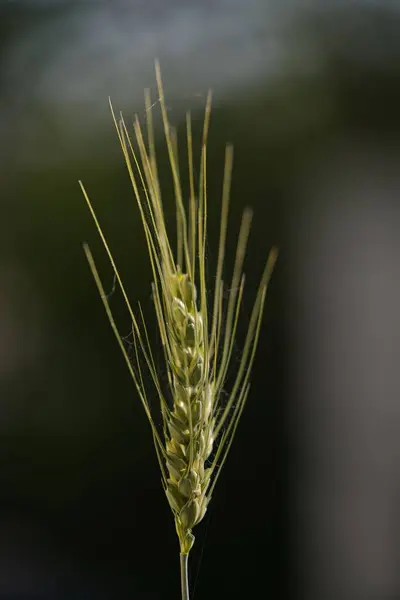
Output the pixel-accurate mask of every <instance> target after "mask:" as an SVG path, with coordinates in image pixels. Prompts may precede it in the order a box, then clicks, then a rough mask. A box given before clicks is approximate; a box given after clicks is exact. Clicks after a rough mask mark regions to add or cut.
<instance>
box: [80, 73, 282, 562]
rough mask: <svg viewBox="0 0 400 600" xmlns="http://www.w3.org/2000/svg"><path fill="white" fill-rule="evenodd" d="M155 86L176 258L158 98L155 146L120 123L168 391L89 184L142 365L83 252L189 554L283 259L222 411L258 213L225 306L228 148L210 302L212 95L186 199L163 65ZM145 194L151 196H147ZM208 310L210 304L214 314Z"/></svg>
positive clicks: (261, 292)
mask: <svg viewBox="0 0 400 600" xmlns="http://www.w3.org/2000/svg"><path fill="white" fill-rule="evenodd" d="M156 78H157V86H158V94H159V100H160V106H161V113H162V120H163V126H164V134H165V141H166V145H167V150H168V156H169V162H170V167H171V174H172V178H173V182H174V191H175V202H176V224H177V243H176V251H173V249H172V244H171V241H170V237H169V235H168V233H167V224H166V221H165V216H164V210H163V202H162V196H161V185H160V182H159V179H158V171H157V162H156V155H155V142H154V133H153V123H152V112H151V107H152V103H151V98H150V94H149V93H148V92H147V93H146V96H145V102H146V109H147V110H146V114H147V138H148V142H147V144H146V143H145V141H144V136H143V132H142V129H141V125H140V123H139V120H138V119H137V118H136V120H135V123H134V134H135V141H136V149H135V148H134V144H133V142H132V140H131V137H130V135H129V133H128V130H127V127H126V124H125V122H124V120H123V118H122V117H121V118H120V119H119V120H117V119H116V117H115V115H114V112H112V114H113V118H114V123H115V126H116V129H117V133H118V137H119V141H120V144H121V148H122V151H123V154H124V158H125V161H126V165H127V169H128V173H129V176H130V179H131V183H132V187H133V191H134V194H135V198H136V201H137V205H138V209H139V212H140V215H141V219H142V223H143V228H144V232H145V236H146V241H147V247H148V252H149V258H150V262H151V266H152V271H153V279H154V281H153V297H154V307H155V312H156V317H157V322H158V328H159V332H160V337H161V341H162V345H163V349H164V358H165V366H166V369H167V373H168V389H167V390H165V389H163V386H162V384H161V381H160V378H159V374H158V372H157V370H156V367H155V361H154V359H153V354H152V351H151V348H150V345H149V343H148V335H147V330H146V325H145V323H144V319H143V315H142V312H141V310H140V321H141V323H140V324H139V320H138V319H137V317H136V316H135V314H134V311H133V310H132V308H131V304H130V302H129V299H128V296H127V294H126V291H125V288H124V285H123V283H122V280H121V277H120V274H119V272H118V269H117V267H116V265H115V262H114V259H113V256H112V253H111V251H110V248H109V246H108V243H107V241H106V239H105V237H104V234H103V231H102V229H101V227H100V224H99V222H98V220H97V217H96V215H95V212H94V210H93V207H92V204H91V202H90V200H89V198H88V195H87V193H86V191H85V189H84V188H83V185H82V184H81V187H82V190H83V193H84V195H85V198H86V201H87V204H88V206H89V209H90V211H91V213H92V216H93V218H94V221H95V224H96V227H97V229H98V231H99V234H100V236H101V239H102V241H103V244H104V247H105V250H106V252H107V254H108V257H109V259H110V262H111V265H112V267H113V270H114V273H115V276H116V280H117V282H118V285H119V287H120V290H121V292H122V295H123V298H124V300H125V303H126V306H127V309H128V312H129V315H130V318H131V320H132V330H133V335H134V347H135V361H134V362H132V361H131V359H130V358H129V356H128V354H127V351H126V349H125V347H124V343H123V341H122V339H121V336H120V334H119V331H118V328H117V325H116V323H115V321H114V318H113V315H112V312H111V309H110V306H109V303H108V300H107V297H106V295H105V293H104V289H103V286H102V283H101V280H100V277H99V275H98V272H97V270H96V267H95V264H94V261H93V258H92V255H91V253H90V250H89V248H88V247H87V246H85V251H86V255H87V258H88V260H89V264H90V266H91V269H92V272H93V275H94V278H95V281H96V283H97V286H98V289H99V291H100V294H101V297H102V300H103V303H104V306H105V309H106V312H107V315H108V318H109V320H110V324H111V326H112V328H113V330H114V333H115V335H116V337H117V340H118V343H119V345H120V348H121V350H122V352H123V356H124V358H125V361H126V363H127V366H128V368H129V371H130V373H131V375H132V378H133V381H134V384H135V386H136V389H137V392H138V394H139V397H140V400H141V402H142V404H143V407H144V410H145V412H146V415H147V417H148V419H149V423H150V426H151V429H152V433H153V439H154V444H155V448H156V451H157V457H158V460H159V464H160V469H161V474H162V482H163V487H164V490H165V494H166V496H167V499H168V502H169V505H170V507H171V510H172V512H173V514H174V517H175V524H176V530H177V533H178V536H179V541H180V547H181V553H182V554H188V553H189V551H190V549H191V547H192V545H193V542H194V536H193V534H192V529H193V528H194V527H195V525H197V524H198V523H199V522H200V521H201V520H202V519H203V517H204V515H205V512H206V510H207V506H208V504H209V502H210V500H211V496H212V493H213V490H214V487H215V484H216V481H217V479H218V477H219V474H220V472H221V469H222V466H223V464H224V461H225V459H226V456H227V454H228V451H229V448H230V445H231V443H232V440H233V437H234V435H235V432H236V427H237V425H238V422H239V419H240V416H241V414H242V411H243V408H244V405H245V402H246V399H247V396H248V393H249V387H250V382H249V378H250V372H251V367H252V364H253V360H254V356H255V350H256V346H257V342H258V337H259V331H260V327H261V319H262V314H263V308H264V303H265V295H266V290H267V285H268V282H269V279H270V276H271V273H272V269H273V266H274V263H275V260H276V256H277V251H276V250H275V249H273V250H271V252H270V254H269V257H268V260H267V261H266V265H265V268H264V271H263V274H262V277H261V280H260V283H259V286H258V289H257V291H256V295H255V301H254V305H253V309H252V312H251V316H250V322H249V327H248V331H247V334H246V337H245V341H244V346H243V351H242V355H241V359H240V363H239V365H238V367H237V369H236V374H235V377H234V380H233V383H232V385H231V387H230V389H229V390H228V394H227V397H228V400H227V401H226V402H225V403H224V404H223V403H222V401H221V392H222V389H223V388H224V387H225V384H226V377H227V371H228V367H229V364H230V361H231V357H232V349H233V344H234V340H235V334H236V329H237V324H238V319H239V314H240V307H241V302H242V295H243V289H244V283H245V277H244V273H243V261H244V256H245V253H246V246H247V240H248V236H249V232H250V225H251V218H252V213H251V210H250V209H246V210H245V211H244V213H243V218H242V223H241V227H240V231H239V235H238V243H237V250H236V256H235V263H234V268H233V275H232V280H231V283H230V286H229V293H228V297H227V301H225V300H224V282H223V279H222V277H223V267H224V257H225V242H226V234H227V223H228V208H229V191H230V183H231V173H232V162H233V150H232V147H231V146H228V147H227V148H226V153H225V166H224V184H223V190H222V203H221V219H220V236H219V250H218V259H217V269H216V275H215V286H214V289H213V291H212V295H211V296H210V293H211V290H210V288H209V285H208V282H207V281H206V276H205V271H206V269H205V261H206V256H205V247H206V240H207V176H206V175H207V139H208V128H209V121H210V109H211V95H209V96H208V99H207V104H206V110H205V118H204V127H203V135H202V141H201V159H200V166H199V183H198V189H195V186H194V175H193V173H194V166H193V149H192V127H191V118H190V114H188V115H187V118H186V126H187V153H188V173H189V190H188V194H186V192H185V193H184V191H183V189H182V185H181V180H180V174H179V166H178V158H177V154H178V153H177V144H176V137H175V132H174V130H173V129H172V127H171V125H170V123H169V121H168V117H167V111H166V106H165V101H164V92H163V86H162V82H161V74H160V68H159V65H158V63H156ZM111 108H112V107H111ZM142 190H144V191H143V192H142ZM186 195H188V196H189V202H188V206H187V207H185V204H184V202H183V198H184V196H186ZM210 297H211V298H212V301H211V303H210V302H209V301H208V299H209V298H210ZM209 304H211V308H210V306H209ZM139 353H141V354H142V360H140V358H139ZM143 361H144V363H145V365H146V367H147V369H148V371H149V373H150V375H151V378H152V380H153V383H154V387H155V391H156V393H157V395H158V397H159V400H160V406H161V415H162V422H163V426H162V432H161V431H159V429H158V428H157V426H156V423H155V420H154V418H153V416H152V414H151V411H150V406H149V402H148V399H147V394H146V390H145V386H144V380H143V375H142V366H141V364H143ZM225 395H226V394H225Z"/></svg>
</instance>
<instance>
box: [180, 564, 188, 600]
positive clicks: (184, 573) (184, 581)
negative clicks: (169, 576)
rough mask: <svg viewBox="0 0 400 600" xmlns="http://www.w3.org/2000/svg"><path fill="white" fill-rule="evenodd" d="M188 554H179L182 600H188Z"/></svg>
mask: <svg viewBox="0 0 400 600" xmlns="http://www.w3.org/2000/svg"><path fill="white" fill-rule="evenodd" d="M188 558H189V554H182V553H181V588H182V600H189V574H188Z"/></svg>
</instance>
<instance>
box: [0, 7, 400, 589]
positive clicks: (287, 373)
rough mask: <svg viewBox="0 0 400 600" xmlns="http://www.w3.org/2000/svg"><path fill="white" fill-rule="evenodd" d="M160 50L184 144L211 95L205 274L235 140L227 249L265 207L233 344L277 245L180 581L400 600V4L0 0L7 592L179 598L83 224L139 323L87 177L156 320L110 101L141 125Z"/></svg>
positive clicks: (129, 389)
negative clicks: (251, 356) (244, 396)
mask: <svg viewBox="0 0 400 600" xmlns="http://www.w3.org/2000/svg"><path fill="white" fill-rule="evenodd" d="M156 56H157V57H158V58H159V59H160V62H161V67H162V73H163V79H164V85H165V93H166V97H167V104H168V108H169V117H170V120H171V121H172V122H174V123H175V124H176V125H177V126H178V132H179V133H180V134H181V135H183V134H184V130H183V127H182V126H183V124H184V114H185V110H186V109H187V108H189V109H190V110H191V111H192V114H193V115H194V119H195V133H196V134H197V135H198V136H199V134H200V127H201V119H202V109H203V107H204V102H205V97H206V93H207V90H208V88H210V87H211V88H212V89H213V92H214V110H213V115H212V124H211V134H210V148H209V168H208V172H209V178H210V193H209V197H210V240H209V247H208V255H209V259H210V268H211V266H212V265H213V264H214V262H215V256H216V251H217V246H216V233H217V229H218V214H219V212H218V210H219V190H220V186H221V177H222V164H223V162H222V161H223V149H224V144H225V142H226V141H231V142H233V143H234V146H235V167H234V179H233V192H232V212H231V221H230V228H229V231H230V235H231V238H230V240H231V242H230V246H229V248H230V249H231V253H230V254H229V252H228V265H230V266H232V262H233V258H232V248H234V243H235V239H236V235H237V231H238V226H239V219H240V211H241V210H242V209H243V208H244V206H245V205H246V204H250V205H251V206H253V208H254V210H255V215H256V217H255V220H254V227H253V232H252V236H251V239H250V245H249V253H248V257H247V267H246V271H247V273H248V288H247V296H246V298H245V304H244V311H243V320H242V321H241V330H240V332H239V333H240V335H239V343H238V346H237V349H236V353H237V356H238V355H239V352H240V339H241V338H242V337H243V334H244V332H245V328H246V319H248V317H249V314H248V312H246V308H247V311H249V310H250V309H249V307H250V306H251V300H252V295H251V292H252V291H253V290H254V291H255V284H256V281H257V278H258V276H259V274H260V269H261V267H262V260H264V257H265V256H266V255H267V253H268V251H269V248H270V246H271V245H272V244H277V245H278V246H279V247H280V249H281V254H280V257H279V261H278V265H277V268H276V272H275V274H274V276H273V279H272V283H271V287H270V291H269V296H268V299H267V304H266V311H265V317H264V322H263V330H262V334H261V339H260V344H259V351H258V355H257V359H256V362H255V366H254V375H253V386H252V390H251V393H250V397H249V401H248V405H247V407H246V410H245V413H244V416H243V420H242V422H241V424H240V426H239V430H238V434H237V437H236V439H235V442H234V444H233V447H232V451H231V454H230V456H229V459H228V461H227V463H226V466H225V468H224V473H223V475H222V477H221V479H220V480H219V483H218V485H217V488H216V491H215V494H214V497H213V501H212V503H211V506H210V509H209V512H208V516H207V518H206V519H205V520H204V522H203V523H202V524H201V525H200V526H199V527H198V529H197V531H195V533H196V534H197V535H196V538H197V541H196V545H195V550H194V552H193V557H192V561H191V581H192V586H195V590H194V596H193V597H194V598H195V599H196V600H201V599H202V598H208V599H209V600H212V599H214V598H215V599H217V598H218V599H221V598H231V599H235V598H250V597H265V598H274V600H281V599H282V600H285V599H302V598H307V600H314V599H315V600H320V599H324V600H331V599H332V600H336V599H338V600H339V599H340V600H347V599H348V600H355V599H357V600H358V599H359V600H392V599H395V598H399V597H400V575H399V573H400V570H399V566H400V564H399V563H400V441H399V440H400V383H399V377H398V372H399V369H400V317H399V315H400V311H399V306H400V269H399V264H400V261H399V258H400V108H399V107H400V10H399V6H398V3H397V2H395V1H393V2H389V1H387V2H384V1H383V0H382V1H381V2H372V1H368V0H358V1H353V2H345V1H343V2H340V1H336V2H334V1H333V0H331V1H328V0H326V1H325V2H324V3H318V2H311V1H309V2H297V3H296V2H288V1H280V2H278V1H275V2H274V1H273V0H249V1H248V2H246V3H244V2H240V1H239V0H233V1H232V0H217V1H216V2H211V1H207V2H195V1H194V0H193V1H191V2H182V1H180V0H171V1H168V0H167V1H165V2H162V1H161V0H147V1H146V2H144V1H143V2H142V1H141V0H129V1H128V0H113V1H111V0H109V1H106V0H97V1H96V0H91V1H90V0H81V1H79V2H74V1H72V0H64V1H63V0H53V1H51V0H25V1H23V0H9V1H7V0H1V1H0V597H1V598H4V599H18V600H19V599H21V600H22V599H26V600H28V599H29V600H30V599H38V600H50V599H64V598H65V599H67V598H68V599H69V598H74V599H76V600H79V599H80V598H82V599H88V600H92V599H93V600H95V599H96V600H97V599H98V600H103V599H108V598H110V599H111V598H113V599H114V598H118V599H120V600H123V599H125V598H140V599H141V600H148V599H153V598H154V599H159V598H160V599H161V598H165V599H167V598H177V597H178V595H179V569H178V567H179V565H178V542H177V539H176V534H175V531H174V525H173V519H172V516H171V514H170V511H169V508H168V506H167V502H166V500H165V498H164V497H163V492H162V488H161V482H160V476H159V471H158V465H157V461H156V457H155V454H154V449H153V446H152V441H151V435H150V431H149V427H148V424H147V422H146V419H145V416H144V414H143V411H142V409H141V406H140V404H139V401H138V398H137V395H136V393H135V390H134V388H133V385H132V382H131V380H130V378H129V374H128V372H127V369H126V367H125V365H124V362H123V359H122V357H121V355H120V352H119V350H118V347H117V344H116V342H115V340H114V339H113V336H112V332H111V329H110V327H109V325H108V322H107V319H106V316H105V314H104V311H103V308H102V305H101V302H100V299H99V298H98V296H97V292H96V289H95V285H94V283H93V280H92V277H91V274H90V272H89V269H88V267H87V264H86V261H85V257H84V253H83V251H82V242H83V241H88V242H89V243H90V245H91V247H92V250H93V252H94V254H95V257H96V259H97V261H98V266H99V269H100V270H101V273H102V275H103V278H104V282H105V286H106V288H107V290H108V291H109V292H110V293H111V301H112V306H113V308H115V310H116V313H117V315H118V318H119V322H120V323H121V324H122V329H123V330H124V331H126V335H127V336H129V328H130V323H129V319H128V316H127V314H126V313H125V312H124V310H123V307H122V303H121V299H120V297H119V295H118V292H116V291H115V292H113V279H112V273H111V271H110V268H109V266H108V264H107V261H106V260H105V257H104V253H103V251H102V249H101V245H100V242H99V240H98V237H97V235H96V232H95V229H94V226H93V223H92V222H91V220H90V216H89V214H88V210H87V208H86V206H85V203H84V201H83V198H82V196H81V193H80V191H79V188H78V183H77V182H78V179H83V181H84V183H85V185H86V187H87V189H88V192H89V194H90V197H91V198H92V200H93V203H94V205H95V207H96V209H97V211H98V216H99V217H100V218H101V220H102V223H103V225H104V228H105V230H106V232H107V234H108V238H109V241H110V243H111V244H112V247H113V249H114V250H115V254H116V258H117V261H118V264H119V265H120V267H121V271H122V274H123V276H124V279H125V282H126V285H127V288H128V291H129V293H130V297H131V299H132V300H133V301H135V300H136V299H137V300H139V301H140V302H141V303H142V305H143V307H144V311H145V313H146V315H148V319H149V321H150V322H151V318H152V317H151V316H152V305H151V297H150V283H151V274H150V268H149V264H148V257H147V253H146V250H145V244H144V237H143V234H142V229H141V224H140V221H139V215H138V211H137V208H136V205H135V202H134V197H133V194H132V191H131V188H130V185H129V181H128V177H127V174H126V171H125V168H124V164H123V159H122V155H121V152H120V149H119V147H118V141H117V139H116V135H115V131H114V130H113V125H112V121H111V116H110V113H109V108H108V96H111V97H112V100H113V104H114V107H115V109H116V110H117V111H119V110H123V112H124V115H125V117H126V118H127V121H129V120H130V118H131V117H132V116H133V115H134V113H138V114H139V116H140V118H141V119H142V122H143V121H144V119H145V112H144V109H143V88H145V87H150V88H151V89H152V91H153V93H155V77H154V68H153V60H154V58H155V57H156ZM154 100H156V97H155V98H154ZM157 110H158V105H157V103H156V104H155V106H154V111H155V112H154V115H155V119H156V126H158V125H159V121H158V117H157V116H156V115H157V114H158V113H157ZM158 132H159V133H160V134H161V129H158ZM182 139H183V138H182ZM197 139H199V137H198V138H197ZM182 149H183V150H184V144H182ZM160 150H161V153H160V173H161V177H162V178H163V181H165V191H166V196H165V201H166V203H167V206H169V207H170V215H171V225H172V227H173V226H174V216H173V204H172V196H171V185H170V181H169V179H168V177H167V175H168V168H167V165H166V162H165V153H164V152H163V147H162V146H161V148H160ZM168 203H169V204H168ZM229 248H228V249H229ZM213 261H214V262H213ZM210 277H211V281H212V270H210ZM154 322H155V321H154ZM150 329H151V332H150V333H151V335H152V336H153V337H154V339H156V335H155V328H154V327H152V328H150ZM128 340H129V337H128ZM160 350H161V349H160ZM159 361H160V367H161V368H162V361H161V351H160V353H159Z"/></svg>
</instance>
